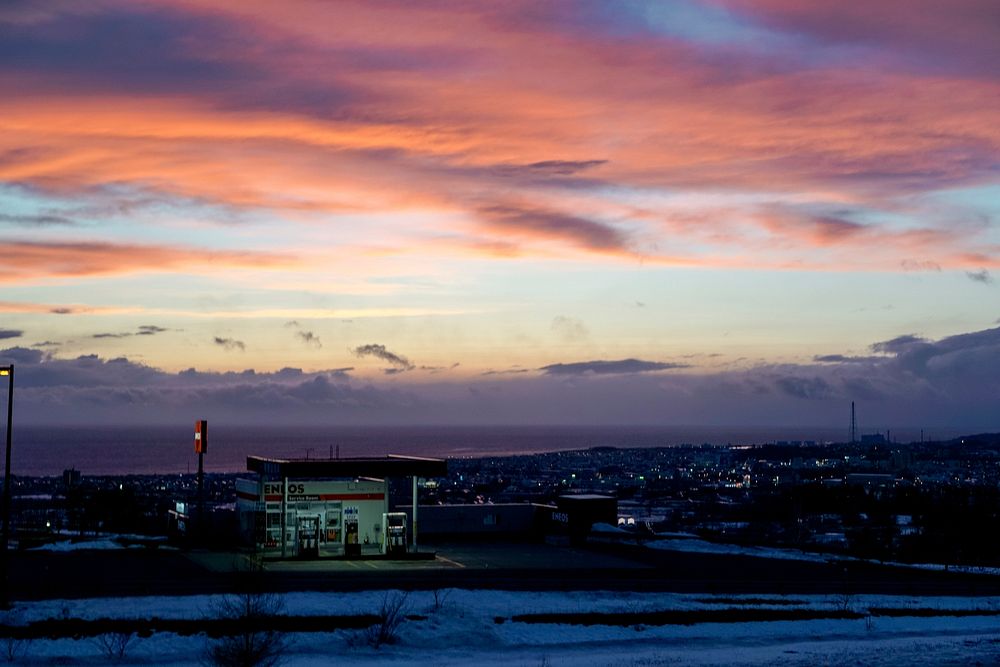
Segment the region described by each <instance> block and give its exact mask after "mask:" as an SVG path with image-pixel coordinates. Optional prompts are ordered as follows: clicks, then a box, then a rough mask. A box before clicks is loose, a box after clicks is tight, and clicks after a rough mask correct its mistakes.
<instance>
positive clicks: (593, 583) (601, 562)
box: [9, 543, 1000, 600]
mask: <svg viewBox="0 0 1000 667" xmlns="http://www.w3.org/2000/svg"><path fill="white" fill-rule="evenodd" d="M425 548H431V547H425ZM434 548H435V555H434V557H433V558H428V559H425V560H404V561H392V560H381V559H362V560H324V561H284V562H275V561H271V562H268V563H267V564H266V565H265V570H264V572H263V574H262V575H261V576H260V578H259V581H260V582H261V583H262V585H263V586H264V587H266V588H267V589H269V590H275V591H295V590H319V591H326V590H328V591H351V590H368V589H384V588H399V589H407V590H417V589H435V588H447V587H457V588H472V589H475V588H495V589H507V590H637V591H677V592H701V593H774V594H783V593H785V594H791V593H800V594H803V593H828V594H838V593H845V592H849V593H896V594H906V595H1000V577H989V576H982V575H979V576H974V575H961V574H954V573H945V572H930V571H923V570H914V569H902V568H893V567H882V566H879V565H876V564H871V563H849V564H844V563H837V562H835V563H822V562H801V561H788V560H770V559H765V558H755V557H747V556H731V555H721V554H689V553H678V552H669V551H654V550H650V549H637V548H626V547H621V546H614V547H611V546H608V547H592V548H591V547H588V548H570V547H559V546H551V545H545V544H532V543H516V544H511V543H493V544H462V543H455V544H440V545H437V546H436V547H434ZM247 562H248V561H247V557H246V555H245V554H240V553H238V552H217V551H213V552H210V551H187V552H185V551H175V550H166V549H147V548H138V549H121V550H108V551H74V552H68V553H54V552H46V551H26V552H12V553H11V562H10V577H9V583H10V593H11V597H12V599H15V600H16V599H25V600H27V599H51V598H78V597H97V596H130V595H188V594H199V593H221V592H226V591H229V590H233V589H235V588H237V587H239V586H240V585H241V582H242V581H243V579H241V577H244V578H245V575H240V574H238V573H239V572H240V571H245V570H246V565H247Z"/></svg>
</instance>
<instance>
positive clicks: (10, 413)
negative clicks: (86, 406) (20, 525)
mask: <svg viewBox="0 0 1000 667" xmlns="http://www.w3.org/2000/svg"><path fill="white" fill-rule="evenodd" d="M4 375H6V376H7V453H6V455H5V457H4V461H5V466H4V473H3V539H2V540H0V541H2V544H0V549H2V550H3V554H2V555H0V559H2V560H0V562H2V564H3V582H2V585H3V591H2V592H0V608H2V609H8V608H9V607H10V589H9V586H8V584H9V583H10V576H9V567H8V566H9V565H10V558H9V557H8V551H7V549H8V548H9V546H10V495H11V479H12V478H11V474H10V440H11V429H12V427H13V423H14V364H10V365H9V366H0V377H2V376H4Z"/></svg>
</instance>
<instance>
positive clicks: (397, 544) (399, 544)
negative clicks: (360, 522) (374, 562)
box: [382, 512, 406, 556]
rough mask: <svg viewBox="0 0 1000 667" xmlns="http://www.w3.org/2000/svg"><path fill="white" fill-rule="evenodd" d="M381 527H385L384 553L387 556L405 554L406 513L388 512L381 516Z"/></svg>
mask: <svg viewBox="0 0 1000 667" xmlns="http://www.w3.org/2000/svg"><path fill="white" fill-rule="evenodd" d="M382 525H383V526H385V538H384V539H385V553H386V555H388V556H401V555H405V554H406V512H388V513H384V514H382Z"/></svg>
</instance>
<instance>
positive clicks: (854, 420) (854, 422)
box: [851, 401, 858, 445]
mask: <svg viewBox="0 0 1000 667" xmlns="http://www.w3.org/2000/svg"><path fill="white" fill-rule="evenodd" d="M857 441H858V420H857V417H856V416H855V414H854V401H851V444H852V445H853V444H855V443H856V442H857Z"/></svg>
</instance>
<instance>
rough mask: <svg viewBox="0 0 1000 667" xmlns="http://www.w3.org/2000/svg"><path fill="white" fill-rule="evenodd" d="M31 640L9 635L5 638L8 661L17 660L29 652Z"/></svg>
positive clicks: (5, 653) (4, 644)
mask: <svg viewBox="0 0 1000 667" xmlns="http://www.w3.org/2000/svg"><path fill="white" fill-rule="evenodd" d="M30 646H31V640H30V639H25V638H23V637H15V636H13V635H7V636H6V637H4V638H3V648H4V657H5V658H6V659H7V662H16V661H17V660H20V659H21V658H23V657H25V656H26V655H27V654H28V648H29V647H30Z"/></svg>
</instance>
